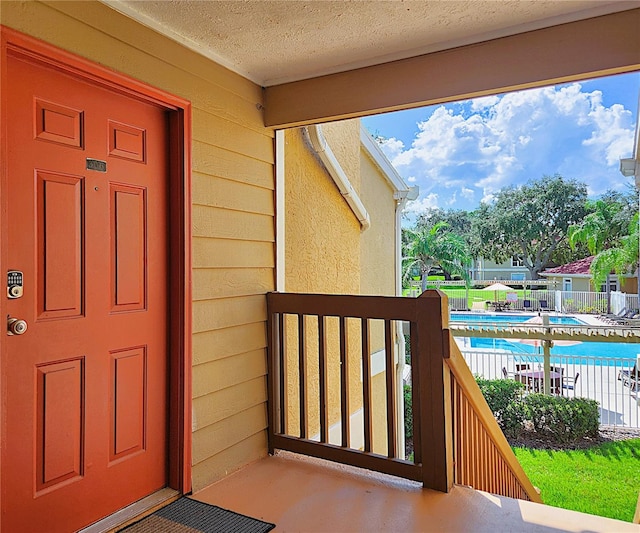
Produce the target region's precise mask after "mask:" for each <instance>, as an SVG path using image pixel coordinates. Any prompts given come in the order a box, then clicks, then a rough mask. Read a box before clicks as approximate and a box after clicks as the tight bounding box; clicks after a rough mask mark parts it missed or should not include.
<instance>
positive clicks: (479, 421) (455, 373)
mask: <svg viewBox="0 0 640 533" xmlns="http://www.w3.org/2000/svg"><path fill="white" fill-rule="evenodd" d="M450 355H451V356H450V358H449V359H447V360H446V364H447V366H448V368H449V369H450V371H451V396H452V406H453V424H454V426H453V441H454V461H455V473H454V479H455V482H456V483H458V484H460V485H468V486H471V487H473V488H474V489H478V490H484V491H487V492H491V493H493V494H500V495H502V496H509V497H511V498H518V499H521V500H531V501H536V502H541V499H540V496H539V494H538V492H537V490H536V489H535V487H534V486H533V485H532V484H531V482H530V481H529V478H528V477H527V475H526V474H525V472H524V470H523V469H522V466H520V463H519V462H518V459H517V458H516V456H515V455H514V454H513V451H512V450H511V448H510V446H509V443H508V442H507V439H506V438H505V437H504V434H503V433H502V431H501V430H500V428H499V427H498V425H497V423H496V421H495V418H494V417H493V413H492V412H491V410H490V409H489V406H488V405H487V402H486V401H485V399H484V397H483V396H482V392H480V388H479V387H478V385H477V383H476V380H475V378H474V377H473V374H472V373H471V370H469V367H468V366H467V363H466V362H465V360H464V357H463V355H462V354H461V353H460V350H459V349H458V346H457V344H455V342H452V344H451V354H450Z"/></svg>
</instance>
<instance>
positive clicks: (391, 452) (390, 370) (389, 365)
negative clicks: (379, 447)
mask: <svg viewBox="0 0 640 533" xmlns="http://www.w3.org/2000/svg"><path fill="white" fill-rule="evenodd" d="M391 325H392V322H391V320H385V321H384V352H385V358H386V368H385V370H386V372H385V378H386V382H387V456H389V457H392V458H393V457H396V456H397V448H398V447H397V438H396V432H397V428H398V424H397V419H398V417H397V413H396V372H395V361H394V357H393V330H392V327H391Z"/></svg>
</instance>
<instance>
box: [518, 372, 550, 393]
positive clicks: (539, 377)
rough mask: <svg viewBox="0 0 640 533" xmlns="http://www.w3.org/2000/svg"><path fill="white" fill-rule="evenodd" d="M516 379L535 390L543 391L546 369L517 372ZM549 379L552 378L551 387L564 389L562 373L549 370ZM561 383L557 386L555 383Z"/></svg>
mask: <svg viewBox="0 0 640 533" xmlns="http://www.w3.org/2000/svg"><path fill="white" fill-rule="evenodd" d="M514 379H515V380H516V381H519V382H520V383H524V384H525V385H526V386H527V388H530V389H533V390H534V391H541V390H543V387H544V370H524V371H520V372H516V373H515V375H514ZM549 379H550V380H551V389H552V390H553V389H556V390H557V391H562V373H561V372H555V371H551V372H549ZM556 383H557V384H559V385H558V386H555V384H556Z"/></svg>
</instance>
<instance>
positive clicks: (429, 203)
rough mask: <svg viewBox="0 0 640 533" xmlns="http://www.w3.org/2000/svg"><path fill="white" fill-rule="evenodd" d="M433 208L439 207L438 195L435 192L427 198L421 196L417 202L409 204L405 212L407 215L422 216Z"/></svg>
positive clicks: (412, 201)
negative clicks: (421, 214)
mask: <svg viewBox="0 0 640 533" xmlns="http://www.w3.org/2000/svg"><path fill="white" fill-rule="evenodd" d="M431 207H438V195H437V194H436V193H433V192H432V193H430V194H427V195H426V196H422V195H420V196H419V197H418V199H417V200H411V201H409V202H407V205H406V207H405V209H404V211H405V213H407V214H420V213H422V212H424V211H426V210H427V209H429V208H431Z"/></svg>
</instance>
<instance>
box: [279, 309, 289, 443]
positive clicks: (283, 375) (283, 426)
mask: <svg viewBox="0 0 640 533" xmlns="http://www.w3.org/2000/svg"><path fill="white" fill-rule="evenodd" d="M278 338H279V339H280V343H279V345H278V362H279V364H278V370H279V372H278V373H279V376H278V380H279V382H278V393H279V396H280V402H279V405H278V408H279V409H280V428H279V430H280V431H279V432H280V433H287V394H286V387H285V383H286V382H287V357H286V355H285V335H284V313H279V314H278Z"/></svg>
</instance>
